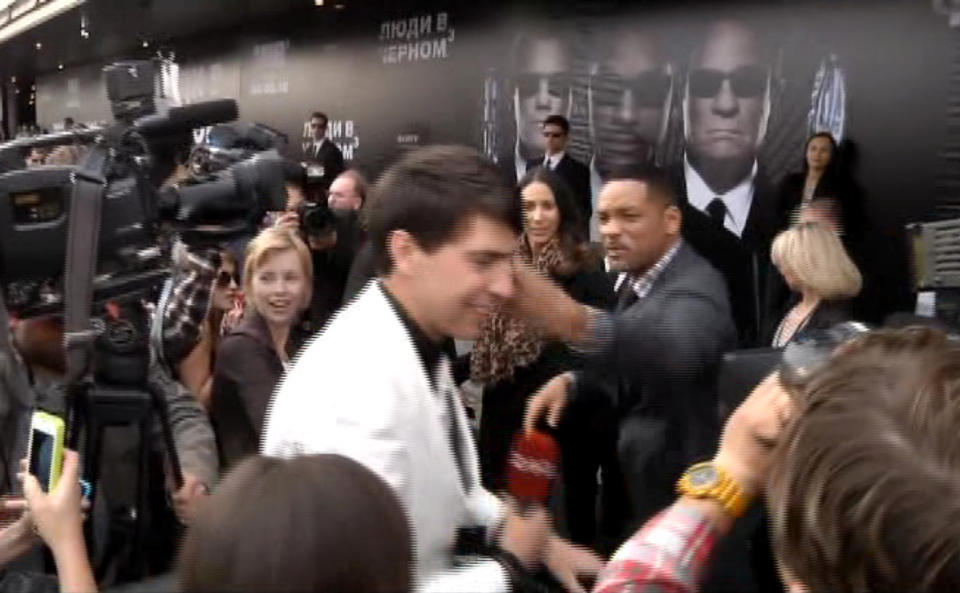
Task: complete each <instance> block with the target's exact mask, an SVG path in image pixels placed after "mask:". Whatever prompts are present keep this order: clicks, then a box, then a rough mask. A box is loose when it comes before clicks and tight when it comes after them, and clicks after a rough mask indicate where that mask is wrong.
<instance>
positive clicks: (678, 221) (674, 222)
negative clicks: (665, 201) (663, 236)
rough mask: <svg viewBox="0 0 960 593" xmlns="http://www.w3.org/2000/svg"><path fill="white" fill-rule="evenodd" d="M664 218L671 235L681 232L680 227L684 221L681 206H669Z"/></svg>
mask: <svg viewBox="0 0 960 593" xmlns="http://www.w3.org/2000/svg"><path fill="white" fill-rule="evenodd" d="M663 220H664V222H665V223H666V226H667V233H668V234H669V235H671V236H677V235H679V234H680V227H681V226H682V223H683V214H681V213H680V208H678V207H676V206H667V208H666V210H664V212H663Z"/></svg>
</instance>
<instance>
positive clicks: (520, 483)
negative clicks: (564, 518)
mask: <svg viewBox="0 0 960 593" xmlns="http://www.w3.org/2000/svg"><path fill="white" fill-rule="evenodd" d="M559 466H560V446H559V445H557V441H556V440H555V439H554V438H553V437H552V436H550V435H548V434H546V433H543V432H532V433H525V432H523V431H521V432H519V433H517V436H516V437H514V440H513V449H512V450H511V451H510V457H509V459H508V461H507V492H508V493H509V494H510V496H511V497H513V498H514V500H516V501H517V502H518V503H519V504H520V508H521V510H524V511H525V510H527V509H528V508H530V506H532V505H542V506H546V504H547V500H548V499H549V498H550V492H551V490H552V489H553V484H554V482H555V481H556V479H557V476H558V475H559Z"/></svg>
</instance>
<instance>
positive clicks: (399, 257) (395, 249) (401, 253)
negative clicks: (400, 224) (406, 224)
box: [387, 230, 421, 275]
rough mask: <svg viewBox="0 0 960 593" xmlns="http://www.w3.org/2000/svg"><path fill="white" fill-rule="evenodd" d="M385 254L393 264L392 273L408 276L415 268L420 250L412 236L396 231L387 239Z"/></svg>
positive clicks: (405, 232)
mask: <svg viewBox="0 0 960 593" xmlns="http://www.w3.org/2000/svg"><path fill="white" fill-rule="evenodd" d="M387 253H389V254H390V260H391V261H392V262H393V271H394V273H398V274H401V275H403V274H410V273H411V272H413V270H414V269H415V268H416V265H417V260H418V256H419V255H420V253H421V249H420V246H419V245H418V244H417V240H416V239H414V238H413V235H411V234H410V233H408V232H407V231H403V230H396V231H392V232H391V233H390V235H389V236H388V237H387Z"/></svg>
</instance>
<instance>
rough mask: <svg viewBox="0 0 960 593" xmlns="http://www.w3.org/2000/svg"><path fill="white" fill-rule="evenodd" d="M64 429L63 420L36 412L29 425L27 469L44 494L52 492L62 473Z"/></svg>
mask: <svg viewBox="0 0 960 593" xmlns="http://www.w3.org/2000/svg"><path fill="white" fill-rule="evenodd" d="M65 434H66V427H65V425H64V422H63V418H60V417H58V416H54V415H53V414H48V413H47V412H41V411H36V412H34V413H33V420H32V422H31V423H30V445H29V448H28V451H29V455H30V456H29V458H28V462H27V467H28V468H29V472H30V473H31V474H33V475H34V476H35V477H36V478H37V481H39V482H40V487H41V488H43V491H44V492H50V491H51V490H53V489H54V488H55V487H56V485H57V481H58V480H59V479H60V472H62V471H63V447H64V435H65Z"/></svg>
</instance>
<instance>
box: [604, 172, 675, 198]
mask: <svg viewBox="0 0 960 593" xmlns="http://www.w3.org/2000/svg"><path fill="white" fill-rule="evenodd" d="M607 181H608V182H610V181H639V182H641V183H643V184H644V185H646V186H647V197H648V198H649V199H651V200H655V201H657V202H660V203H661V204H663V205H664V206H665V207H669V206H679V204H680V202H679V200H678V199H677V192H676V190H674V189H673V183H672V182H671V180H670V177H669V176H668V175H667V174H666V173H665V172H664V171H663V170H662V169H660V168H659V167H654V166H642V167H637V166H626V167H615V168H614V169H613V170H612V171H610V176H609V177H608V179H607Z"/></svg>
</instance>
